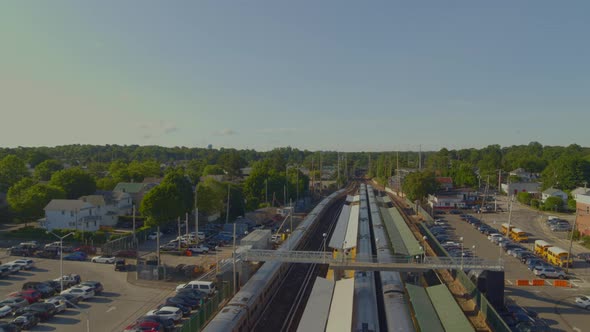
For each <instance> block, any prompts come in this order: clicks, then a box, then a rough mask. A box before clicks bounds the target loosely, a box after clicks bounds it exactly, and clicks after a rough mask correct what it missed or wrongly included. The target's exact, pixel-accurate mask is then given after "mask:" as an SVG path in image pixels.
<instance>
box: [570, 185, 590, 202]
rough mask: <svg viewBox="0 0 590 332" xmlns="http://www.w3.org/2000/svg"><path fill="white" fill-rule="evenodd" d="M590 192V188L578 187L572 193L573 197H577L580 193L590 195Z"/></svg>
mask: <svg viewBox="0 0 590 332" xmlns="http://www.w3.org/2000/svg"><path fill="white" fill-rule="evenodd" d="M588 194H590V189H588V188H586V187H578V188H576V189H574V190H572V192H571V193H570V195H571V196H572V198H573V199H576V198H577V196H578V195H588Z"/></svg>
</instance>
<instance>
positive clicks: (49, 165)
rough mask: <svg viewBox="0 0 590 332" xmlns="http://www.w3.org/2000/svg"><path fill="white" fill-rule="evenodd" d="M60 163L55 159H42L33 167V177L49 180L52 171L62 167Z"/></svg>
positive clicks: (59, 169)
mask: <svg viewBox="0 0 590 332" xmlns="http://www.w3.org/2000/svg"><path fill="white" fill-rule="evenodd" d="M63 168H64V167H63V165H62V163H60V162H59V161H57V160H55V159H47V160H44V161H42V162H41V163H40V164H38V165H37V167H35V173H34V175H35V178H37V179H39V180H41V181H49V180H50V179H51V176H52V175H53V173H55V172H57V171H61V170H62V169H63Z"/></svg>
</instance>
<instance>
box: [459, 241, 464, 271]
mask: <svg viewBox="0 0 590 332" xmlns="http://www.w3.org/2000/svg"><path fill="white" fill-rule="evenodd" d="M459 240H461V270H463V237H462V236H461V237H460V238H459Z"/></svg>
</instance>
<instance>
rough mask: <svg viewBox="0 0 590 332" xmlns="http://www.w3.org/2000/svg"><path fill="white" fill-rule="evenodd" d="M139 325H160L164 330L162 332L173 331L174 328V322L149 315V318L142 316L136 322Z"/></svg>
mask: <svg viewBox="0 0 590 332" xmlns="http://www.w3.org/2000/svg"><path fill="white" fill-rule="evenodd" d="M137 321H138V322H140V323H146V322H156V323H160V324H161V325H162V327H163V328H164V331H174V330H175V329H176V328H175V327H174V322H173V321H172V320H170V319H165V318H163V317H160V316H155V315H150V316H143V317H141V318H140V319H138V320H137ZM156 331H157V330H156Z"/></svg>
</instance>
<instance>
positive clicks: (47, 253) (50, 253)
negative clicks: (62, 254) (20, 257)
mask: <svg viewBox="0 0 590 332" xmlns="http://www.w3.org/2000/svg"><path fill="white" fill-rule="evenodd" d="M35 257H39V258H51V259H55V258H59V251H57V250H52V249H44V250H41V251H37V252H36V253H35Z"/></svg>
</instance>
